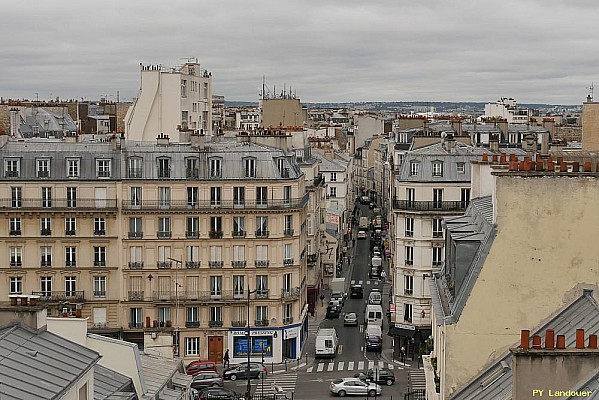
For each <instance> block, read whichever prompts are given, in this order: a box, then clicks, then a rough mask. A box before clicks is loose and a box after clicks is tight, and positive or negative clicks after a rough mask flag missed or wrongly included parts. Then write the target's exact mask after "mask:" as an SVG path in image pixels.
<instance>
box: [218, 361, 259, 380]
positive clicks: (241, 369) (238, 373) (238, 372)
mask: <svg viewBox="0 0 599 400" xmlns="http://www.w3.org/2000/svg"><path fill="white" fill-rule="evenodd" d="M267 374H268V371H267V370H266V367H265V366H264V365H262V363H258V362H250V378H256V379H258V378H261V377H262V376H266V375H267ZM223 378H224V379H230V380H232V381H234V380H237V379H247V362H243V363H240V364H237V365H234V366H232V367H231V368H228V369H227V370H226V371H225V372H224V373H223Z"/></svg>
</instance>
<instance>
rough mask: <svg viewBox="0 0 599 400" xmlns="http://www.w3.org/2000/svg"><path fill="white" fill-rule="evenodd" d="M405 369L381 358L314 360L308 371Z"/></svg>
mask: <svg viewBox="0 0 599 400" xmlns="http://www.w3.org/2000/svg"><path fill="white" fill-rule="evenodd" d="M375 367H377V368H387V369H403V367H401V366H399V365H395V364H391V363H388V362H385V361H380V360H359V361H319V360H316V361H314V364H313V365H311V366H309V367H308V368H307V369H306V372H308V373H310V372H333V371H356V372H358V371H364V370H365V369H371V368H375Z"/></svg>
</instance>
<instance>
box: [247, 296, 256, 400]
mask: <svg viewBox="0 0 599 400" xmlns="http://www.w3.org/2000/svg"><path fill="white" fill-rule="evenodd" d="M257 291H258V290H250V286H249V285H248V297H247V308H248V310H247V319H248V321H247V324H248V325H247V328H246V329H247V330H246V334H247V346H248V347H247V353H248V354H247V356H248V364H247V367H246V371H245V372H246V377H247V380H248V383H247V387H246V390H245V398H246V399H249V398H250V392H251V391H252V383H251V382H250V351H251V348H252V343H251V342H252V340H251V339H252V338H251V336H250V334H251V332H250V295H251V294H252V293H256V292H257Z"/></svg>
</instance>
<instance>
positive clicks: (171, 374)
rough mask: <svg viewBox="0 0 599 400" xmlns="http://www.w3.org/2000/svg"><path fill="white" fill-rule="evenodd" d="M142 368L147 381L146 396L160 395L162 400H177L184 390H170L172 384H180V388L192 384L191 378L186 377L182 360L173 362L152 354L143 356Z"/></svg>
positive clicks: (159, 397)
mask: <svg viewBox="0 0 599 400" xmlns="http://www.w3.org/2000/svg"><path fill="white" fill-rule="evenodd" d="M140 359H141V367H142V370H143V375H144V377H145V381H146V393H144V395H145V396H154V395H156V394H158V395H159V396H158V399H161V400H170V399H173V400H176V399H179V398H180V397H181V395H182V394H183V392H182V390H177V389H176V388H172V387H171V388H168V387H167V384H169V383H170V382H175V383H178V384H179V386H182V387H184V386H187V385H188V384H189V382H191V376H189V375H185V374H183V373H182V371H183V363H182V361H181V360H171V359H167V358H164V357H161V356H155V355H151V354H141V355H140Z"/></svg>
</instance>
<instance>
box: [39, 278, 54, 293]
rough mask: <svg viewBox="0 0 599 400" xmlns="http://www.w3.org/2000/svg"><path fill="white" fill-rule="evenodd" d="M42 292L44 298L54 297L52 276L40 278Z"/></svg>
mask: <svg viewBox="0 0 599 400" xmlns="http://www.w3.org/2000/svg"><path fill="white" fill-rule="evenodd" d="M40 291H41V292H42V296H51V295H52V277H51V276H42V277H40Z"/></svg>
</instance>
